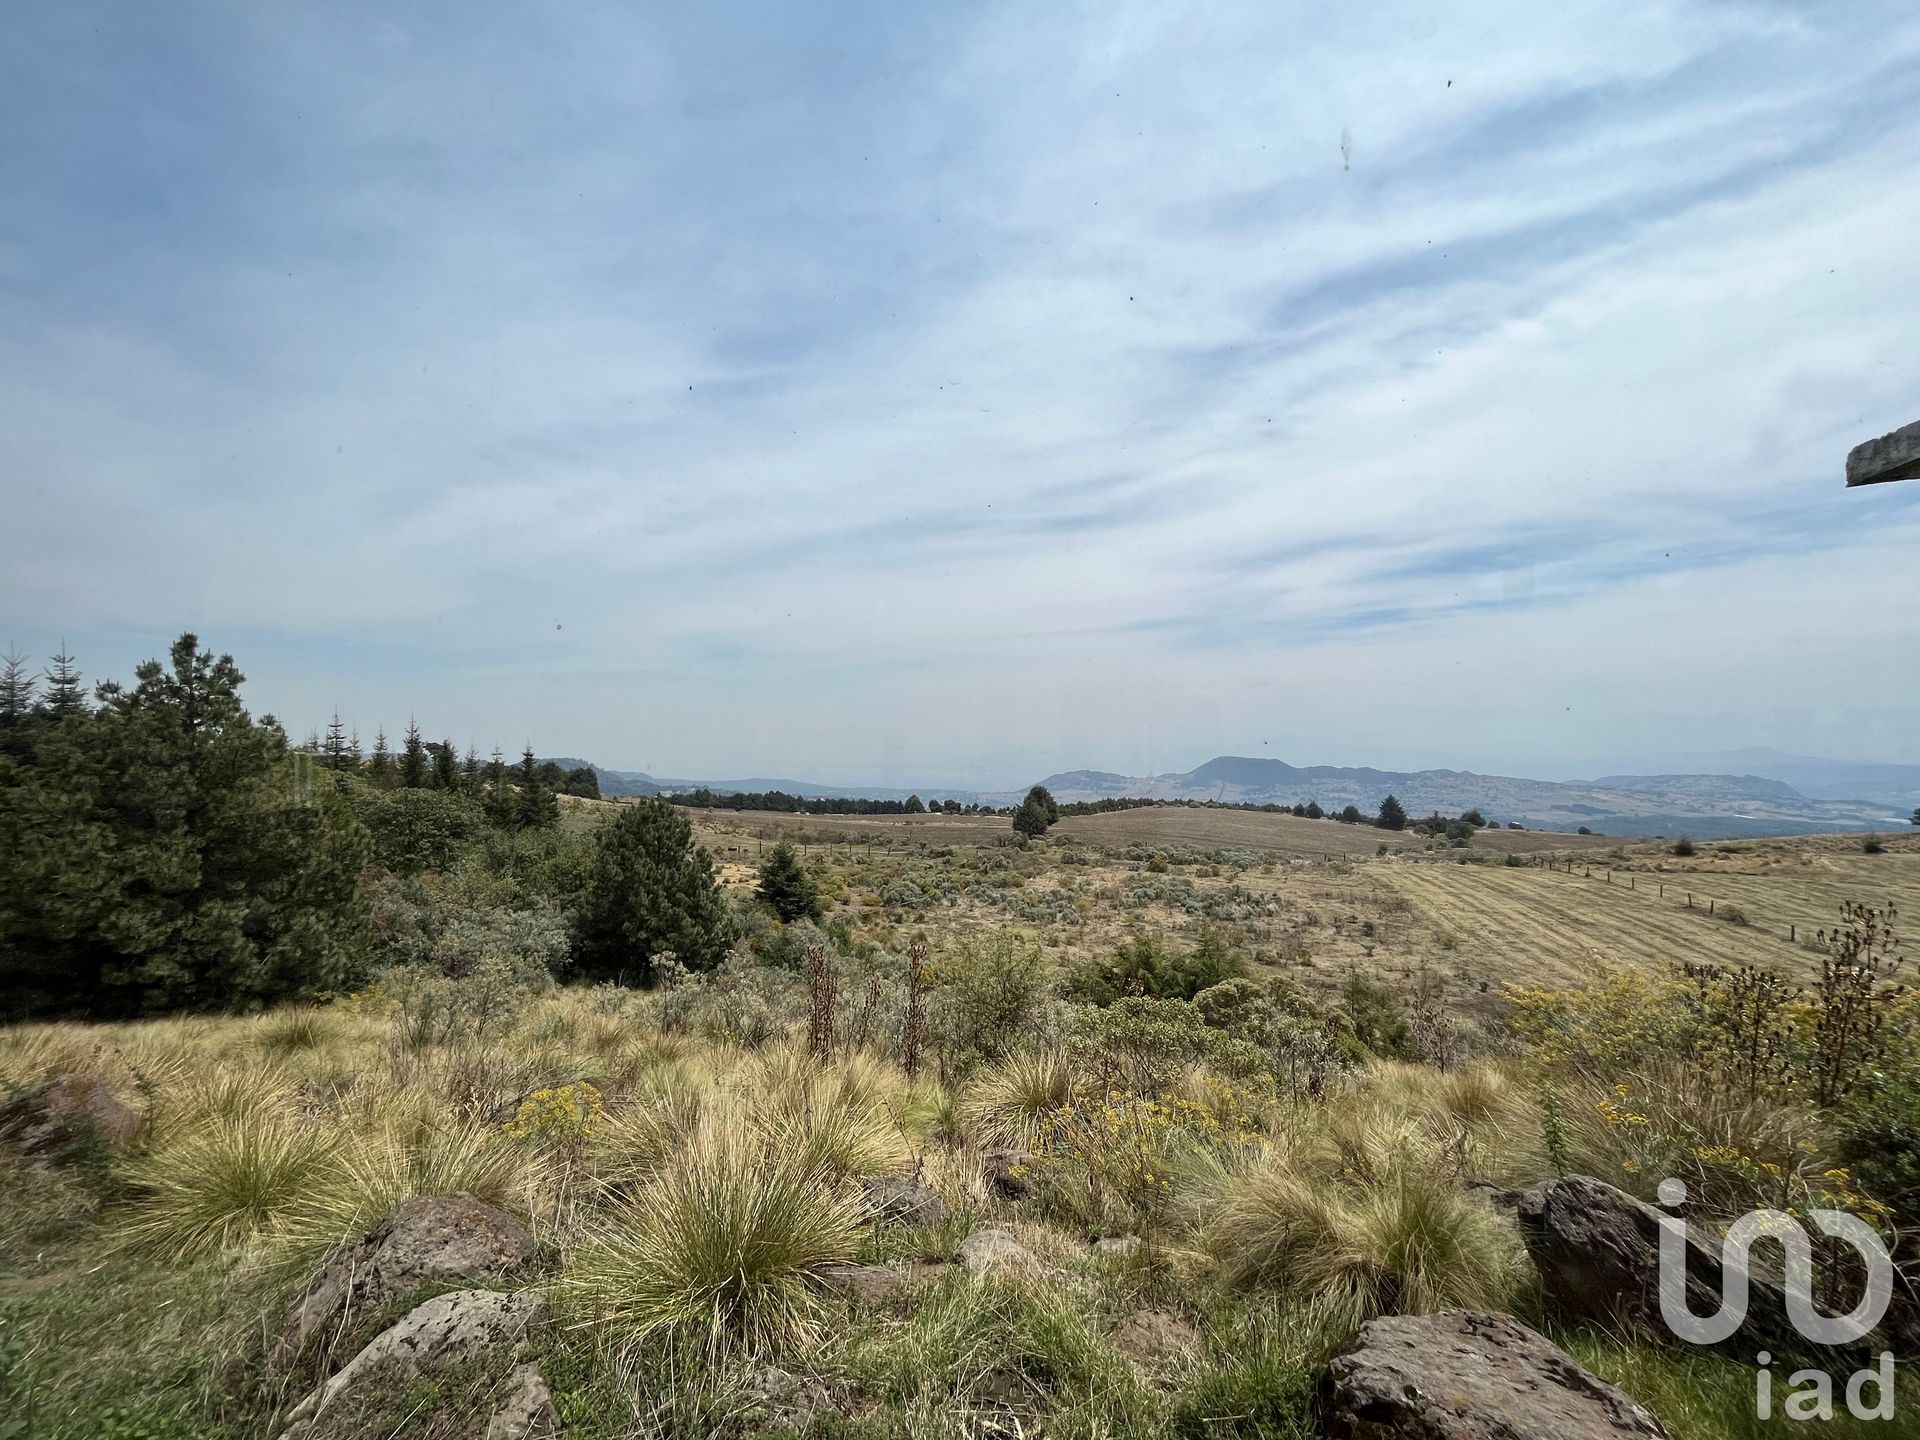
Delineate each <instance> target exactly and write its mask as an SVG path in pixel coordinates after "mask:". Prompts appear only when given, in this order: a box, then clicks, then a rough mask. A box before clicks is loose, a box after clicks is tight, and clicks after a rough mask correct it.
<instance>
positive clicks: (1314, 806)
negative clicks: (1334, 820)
mask: <svg viewBox="0 0 1920 1440" xmlns="http://www.w3.org/2000/svg"><path fill="white" fill-rule="evenodd" d="M1306 816H1307V819H1309V820H1324V819H1326V817H1327V812H1326V811H1324V810H1322V809H1321V808H1320V802H1319V801H1318V800H1309V801H1308V802H1307V809H1306Z"/></svg>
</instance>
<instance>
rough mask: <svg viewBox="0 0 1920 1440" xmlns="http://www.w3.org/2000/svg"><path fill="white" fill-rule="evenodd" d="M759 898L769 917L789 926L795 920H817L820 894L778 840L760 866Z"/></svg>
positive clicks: (790, 848)
mask: <svg viewBox="0 0 1920 1440" xmlns="http://www.w3.org/2000/svg"><path fill="white" fill-rule="evenodd" d="M757 893H758V894H759V896H760V898H761V899H762V900H764V901H766V902H767V904H768V905H770V906H772V907H773V913H774V914H776V915H778V916H779V917H780V918H781V919H782V920H783V921H785V922H787V923H788V924H791V923H792V922H793V921H795V920H817V919H819V918H820V890H819V887H818V886H816V885H815V884H814V883H813V877H812V876H811V875H809V874H807V868H806V866H804V865H802V864H801V863H800V855H799V852H797V851H796V850H795V849H794V848H793V846H791V845H789V844H788V843H787V842H786V841H785V840H782V841H781V842H780V843H779V844H778V845H775V846H774V847H773V849H771V850H769V851H768V852H767V856H766V858H765V859H764V860H762V861H761V862H760V885H759V889H758V891H757Z"/></svg>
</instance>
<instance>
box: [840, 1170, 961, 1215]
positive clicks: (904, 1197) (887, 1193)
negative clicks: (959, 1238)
mask: <svg viewBox="0 0 1920 1440" xmlns="http://www.w3.org/2000/svg"><path fill="white" fill-rule="evenodd" d="M860 1188H861V1189H862V1190H863V1191H865V1192H866V1199H867V1209H868V1210H869V1211H870V1212H871V1213H872V1215H873V1217H874V1218H875V1219H876V1220H883V1221H889V1222H891V1223H892V1224H895V1225H938V1224H939V1223H940V1222H941V1221H942V1220H944V1219H946V1218H947V1202H946V1201H944V1200H942V1199H941V1198H940V1197H939V1196H938V1195H936V1194H934V1193H933V1191H931V1190H929V1189H928V1188H927V1187H926V1186H924V1185H922V1184H921V1183H920V1182H919V1181H917V1180H902V1179H897V1178H893V1177H890V1176H875V1177H873V1178H871V1179H867V1180H862V1181H861V1182H860Z"/></svg>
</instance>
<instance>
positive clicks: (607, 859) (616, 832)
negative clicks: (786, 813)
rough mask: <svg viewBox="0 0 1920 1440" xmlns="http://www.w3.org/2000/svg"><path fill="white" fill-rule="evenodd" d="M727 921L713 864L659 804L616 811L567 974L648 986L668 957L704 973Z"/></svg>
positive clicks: (600, 844)
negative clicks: (656, 963) (657, 960)
mask: <svg viewBox="0 0 1920 1440" xmlns="http://www.w3.org/2000/svg"><path fill="white" fill-rule="evenodd" d="M733 939H734V926H733V917H732V915H731V914H730V913H729V912H728V910H727V902H726V897H725V896H723V895H722V894H721V893H720V887H719V885H718V884H716V883H715V881H714V878H713V861H712V860H711V859H710V858H709V857H708V855H707V852H706V851H705V850H704V849H702V848H701V847H699V846H697V845H695V844H694V843H693V829H692V827H691V826H689V825H688V824H687V822H686V819H685V817H683V816H682V815H681V814H680V812H679V811H677V810H675V809H674V808H673V806H672V805H670V804H668V803H667V802H666V801H664V800H642V801H639V802H638V803H636V804H632V805H628V806H624V807H623V808H622V809H621V812H620V814H619V815H618V816H617V817H616V818H615V819H614V820H613V821H612V822H611V823H609V824H608V825H607V826H605V827H604V828H603V829H602V830H601V831H600V833H599V835H598V836H597V837H596V839H595V842H594V849H593V859H592V862H591V864H590V868H589V870H588V875H587V883H586V886H585V888H584V890H583V891H582V892H581V896H580V905H579V909H578V910H577V911H576V912H575V918H574V929H573V955H574V967H575V969H576V970H577V971H578V972H579V973H580V974H582V975H585V976H586V977H588V978H590V979H595V980H613V979H623V980H625V981H627V982H629V983H635V984H641V985H649V984H651V983H653V979H654V974H653V960H654V957H655V956H657V955H662V954H666V953H669V952H670V953H672V955H673V956H674V957H675V958H676V959H677V960H679V962H680V963H681V964H682V965H685V966H687V967H688V968H689V969H692V970H711V969H712V968H713V967H714V966H716V965H718V964H719V963H720V962H721V961H722V960H723V959H725V958H726V954H727V950H728V948H729V947H730V946H731V945H732V944H733Z"/></svg>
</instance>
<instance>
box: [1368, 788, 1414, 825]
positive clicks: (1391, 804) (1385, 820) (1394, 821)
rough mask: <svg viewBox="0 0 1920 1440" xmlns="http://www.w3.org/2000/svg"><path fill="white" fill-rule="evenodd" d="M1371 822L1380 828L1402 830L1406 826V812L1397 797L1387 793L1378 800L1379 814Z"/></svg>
mask: <svg viewBox="0 0 1920 1440" xmlns="http://www.w3.org/2000/svg"><path fill="white" fill-rule="evenodd" d="M1373 823H1374V824H1376V825H1378V826H1379V827H1380V828H1381V829H1382V830H1404V829H1406V828H1407V812H1406V810H1405V808H1404V807H1402V805H1401V804H1400V802H1399V801H1398V800H1397V799H1395V798H1394V797H1393V796H1391V795H1389V796H1387V798H1386V799H1384V800H1382V801H1381V802H1380V815H1379V818H1378V819H1376V820H1375V821H1374V822H1373Z"/></svg>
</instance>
